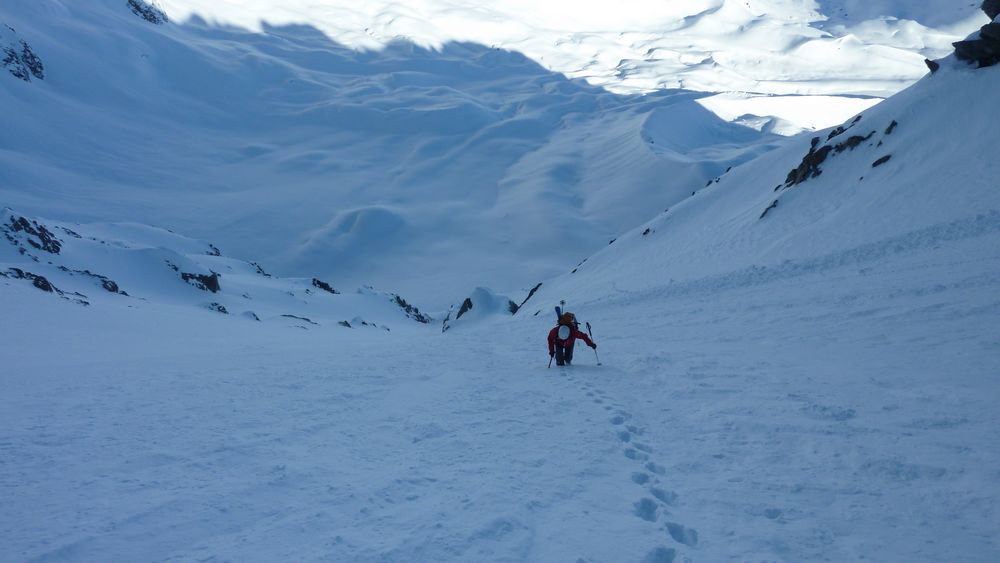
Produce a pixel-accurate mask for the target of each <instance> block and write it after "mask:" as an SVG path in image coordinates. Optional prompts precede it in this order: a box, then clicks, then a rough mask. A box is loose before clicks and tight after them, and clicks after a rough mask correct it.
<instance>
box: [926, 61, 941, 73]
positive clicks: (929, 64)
mask: <svg viewBox="0 0 1000 563" xmlns="http://www.w3.org/2000/svg"><path fill="white" fill-rule="evenodd" d="M924 64H925V65H927V68H929V69H930V70H931V74H934V73H935V72H937V71H938V69H940V68H941V63H939V62H937V61H932V60H930V59H924Z"/></svg>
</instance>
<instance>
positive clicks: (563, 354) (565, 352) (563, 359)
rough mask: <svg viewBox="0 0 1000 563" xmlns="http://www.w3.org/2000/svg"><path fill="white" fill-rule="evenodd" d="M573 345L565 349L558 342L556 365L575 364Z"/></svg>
mask: <svg viewBox="0 0 1000 563" xmlns="http://www.w3.org/2000/svg"><path fill="white" fill-rule="evenodd" d="M573 344H575V343H570V345H569V346H566V347H565V348H564V347H563V345H562V344H560V343H558V342H556V365H557V366H561V365H564V364H565V365H569V364H571V363H573Z"/></svg>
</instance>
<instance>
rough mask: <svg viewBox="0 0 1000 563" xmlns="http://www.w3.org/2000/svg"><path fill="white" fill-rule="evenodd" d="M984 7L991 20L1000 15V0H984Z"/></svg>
mask: <svg viewBox="0 0 1000 563" xmlns="http://www.w3.org/2000/svg"><path fill="white" fill-rule="evenodd" d="M982 8H983V11H984V12H986V15H987V16H989V17H990V19H991V20H995V19H997V16H998V15H1000V0H984V1H983V6H982Z"/></svg>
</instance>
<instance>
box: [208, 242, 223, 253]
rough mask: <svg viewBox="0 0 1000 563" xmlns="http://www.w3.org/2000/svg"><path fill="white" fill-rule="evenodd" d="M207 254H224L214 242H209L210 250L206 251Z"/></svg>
mask: <svg viewBox="0 0 1000 563" xmlns="http://www.w3.org/2000/svg"><path fill="white" fill-rule="evenodd" d="M205 254H208V255H209V256H222V251H221V250H219V249H218V248H216V247H215V245H214V244H209V245H208V250H206V251H205Z"/></svg>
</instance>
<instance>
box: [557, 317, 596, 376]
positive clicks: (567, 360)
mask: <svg viewBox="0 0 1000 563" xmlns="http://www.w3.org/2000/svg"><path fill="white" fill-rule="evenodd" d="M579 326H580V325H579V323H577V322H576V316H575V315H574V314H573V313H569V312H566V313H563V314H562V316H560V317H559V324H558V325H556V327H555V328H553V329H552V330H550V331H549V357H555V359H556V365H557V366H563V365H566V366H568V365H570V364H572V363H573V345H574V344H576V339H577V338H580V339H582V340H583V341H584V342H586V343H587V346H590V347H591V348H593V349H595V350H596V349H597V344H594V341H593V340H591V339H590V337H589V336H587V334H586V333H584V332H580V329H579V328H578V327H579Z"/></svg>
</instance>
